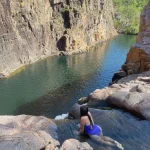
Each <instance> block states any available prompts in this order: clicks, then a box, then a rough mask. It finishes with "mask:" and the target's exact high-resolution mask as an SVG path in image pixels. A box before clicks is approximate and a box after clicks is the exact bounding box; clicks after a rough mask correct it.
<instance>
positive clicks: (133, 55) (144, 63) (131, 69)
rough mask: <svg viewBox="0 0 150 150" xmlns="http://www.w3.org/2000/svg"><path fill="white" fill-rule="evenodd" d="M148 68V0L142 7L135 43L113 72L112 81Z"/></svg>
mask: <svg viewBox="0 0 150 150" xmlns="http://www.w3.org/2000/svg"><path fill="white" fill-rule="evenodd" d="M149 69H150V2H149V3H148V5H147V6H146V7H145V8H144V10H143V12H142V14H141V19H140V31H139V34H138V35H137V38H136V43H135V44H134V45H133V46H132V47H131V49H130V51H129V53H128V54H127V58H126V62H125V63H124V64H123V66H122V68H121V70H120V71H118V72H117V73H116V74H114V77H113V79H112V80H113V81H115V80H118V79H120V78H122V77H125V76H127V75H130V74H135V73H141V72H143V71H148V70H149Z"/></svg>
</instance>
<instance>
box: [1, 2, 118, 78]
mask: <svg viewBox="0 0 150 150" xmlns="http://www.w3.org/2000/svg"><path fill="white" fill-rule="evenodd" d="M0 7H1V10H0V16H1V17H0V19H1V21H0V27H1V28H0V64H1V65H0V78H6V77H8V76H9V75H10V74H11V73H12V72H14V71H16V70H17V69H18V68H21V67H23V66H25V65H28V64H32V63H34V62H36V61H38V60H40V59H44V58H46V57H48V56H53V55H59V54H60V55H66V54H71V53H79V52H83V51H86V50H89V48H90V47H91V46H93V45H95V44H96V43H98V42H101V41H105V40H107V39H109V38H111V37H113V36H115V35H116V34H117V32H116V30H115V28H114V25H113V16H114V11H113V2H112V0H100V1H99V0H91V1H88V0H85V1H81V0H75V1H74V0H73V1H66V0H51V1H49V0H45V1H43V0H39V1H37V0H31V1H27V0H25V1H17V0H13V1H12V0H11V1H1V2H0Z"/></svg>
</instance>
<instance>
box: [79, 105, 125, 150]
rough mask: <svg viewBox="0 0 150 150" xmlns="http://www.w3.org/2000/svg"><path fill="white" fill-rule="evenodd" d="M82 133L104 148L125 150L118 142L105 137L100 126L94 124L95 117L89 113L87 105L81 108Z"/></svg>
mask: <svg viewBox="0 0 150 150" xmlns="http://www.w3.org/2000/svg"><path fill="white" fill-rule="evenodd" d="M80 133H82V134H87V135H89V137H90V138H91V139H93V140H95V141H97V142H100V143H101V144H102V145H103V146H109V147H112V148H113V149H120V150H123V147H122V145H121V144H119V143H118V142H117V141H115V140H113V139H111V138H109V137H106V136H103V132H102V129H101V128H100V127H99V126H98V125H96V124H94V121H93V117H92V115H91V113H90V112H89V111H88V107H87V105H83V106H81V107H80Z"/></svg>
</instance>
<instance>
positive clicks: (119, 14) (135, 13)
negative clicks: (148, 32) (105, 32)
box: [113, 0, 149, 34]
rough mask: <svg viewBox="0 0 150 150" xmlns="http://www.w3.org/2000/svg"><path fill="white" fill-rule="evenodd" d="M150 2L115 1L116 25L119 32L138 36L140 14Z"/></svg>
mask: <svg viewBox="0 0 150 150" xmlns="http://www.w3.org/2000/svg"><path fill="white" fill-rule="evenodd" d="M148 1H149V0H113V2H114V8H115V19H114V24H115V27H116V29H117V30H118V31H119V32H123V33H127V34H137V33H138V32H139V23H140V14H141V12H142V10H143V8H144V6H145V5H146V4H147V3H148Z"/></svg>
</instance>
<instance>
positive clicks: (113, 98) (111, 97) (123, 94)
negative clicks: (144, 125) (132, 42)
mask: <svg viewBox="0 0 150 150" xmlns="http://www.w3.org/2000/svg"><path fill="white" fill-rule="evenodd" d="M91 101H94V102H95V101H97V104H98V102H99V105H101V101H107V102H108V103H109V104H110V105H113V106H117V107H121V108H123V109H126V110H127V111H129V112H131V113H134V114H136V115H138V116H140V117H142V118H144V119H147V120H150V71H147V72H144V73H141V74H134V75H130V76H128V77H125V78H122V79H120V80H119V81H118V82H117V83H116V84H113V85H111V86H109V87H106V88H104V89H97V90H95V91H94V92H93V93H91V94H90V95H89V102H88V103H90V102H91Z"/></svg>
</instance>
